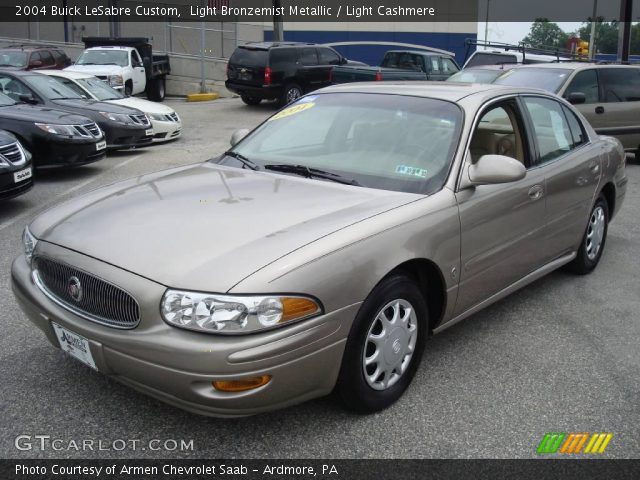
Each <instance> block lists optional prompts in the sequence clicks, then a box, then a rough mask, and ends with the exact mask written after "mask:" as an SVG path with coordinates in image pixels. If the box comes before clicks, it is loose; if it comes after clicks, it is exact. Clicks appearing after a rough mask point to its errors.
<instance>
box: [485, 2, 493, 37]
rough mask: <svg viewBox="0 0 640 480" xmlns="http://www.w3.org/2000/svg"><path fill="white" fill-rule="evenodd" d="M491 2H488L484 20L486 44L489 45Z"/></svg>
mask: <svg viewBox="0 0 640 480" xmlns="http://www.w3.org/2000/svg"><path fill="white" fill-rule="evenodd" d="M490 3H491V0H487V15H486V17H485V19H484V42H485V43H487V39H488V38H489V4H490Z"/></svg>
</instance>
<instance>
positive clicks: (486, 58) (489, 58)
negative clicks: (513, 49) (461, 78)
mask: <svg viewBox="0 0 640 480" xmlns="http://www.w3.org/2000/svg"><path fill="white" fill-rule="evenodd" d="M503 63H518V59H517V58H516V56H515V55H509V54H503V53H476V54H475V55H474V56H473V57H471V58H470V59H469V61H468V62H467V64H466V65H465V67H475V66H477V65H500V64H503Z"/></svg>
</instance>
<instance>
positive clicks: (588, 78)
mask: <svg viewBox="0 0 640 480" xmlns="http://www.w3.org/2000/svg"><path fill="white" fill-rule="evenodd" d="M571 93H584V96H585V97H586V101H585V103H597V102H598V100H599V97H600V88H599V85H598V75H597V73H596V71H595V69H591V70H583V71H582V72H578V73H577V74H576V76H575V77H573V80H571V83H570V84H569V86H568V87H567V90H566V91H565V92H564V97H565V98H567V97H568V96H569V94H571Z"/></svg>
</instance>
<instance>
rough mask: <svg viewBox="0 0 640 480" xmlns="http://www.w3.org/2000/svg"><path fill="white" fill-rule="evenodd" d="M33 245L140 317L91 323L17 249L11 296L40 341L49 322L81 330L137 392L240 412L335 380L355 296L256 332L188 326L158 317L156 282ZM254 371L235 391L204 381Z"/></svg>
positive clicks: (107, 366) (322, 389) (200, 409)
mask: <svg viewBox="0 0 640 480" xmlns="http://www.w3.org/2000/svg"><path fill="white" fill-rule="evenodd" d="M38 250H39V254H42V255H46V256H48V257H50V258H56V259H58V260H59V261H63V262H65V263H68V264H70V265H74V266H75V267H76V268H80V269H82V270H84V271H87V272H93V273H94V274H96V275H99V276H100V277H101V278H103V279H104V280H107V281H109V282H112V283H114V284H116V285H119V286H120V287H121V288H124V289H126V290H127V291H129V292H130V293H131V294H132V295H133V296H134V297H135V298H136V299H137V301H138V302H139V304H140V312H141V321H140V324H139V325H138V326H137V327H136V328H134V329H132V330H118V329H114V328H110V327H107V326H103V325H100V324H96V323H93V322H91V321H88V320H85V319H83V318H81V317H79V316H77V315H75V314H73V313H71V312H70V311H68V310H66V309H64V308H62V307H59V306H58V305H56V304H55V303H53V302H52V301H51V300H49V299H48V298H47V297H46V296H45V295H44V293H42V291H41V290H40V289H39V288H38V287H37V286H36V285H35V284H34V283H33V281H32V277H31V269H30V267H29V266H28V265H27V264H26V261H25V258H24V256H20V257H18V258H17V259H16V260H15V261H14V263H13V267H12V286H13V291H14V294H15V296H16V298H17V299H18V302H19V304H20V306H21V308H22V309H23V311H24V312H25V313H26V314H27V317H28V318H29V320H31V321H32V322H33V323H34V324H35V325H36V326H37V327H38V328H40V329H41V330H42V331H43V332H44V333H45V335H46V336H47V338H48V339H49V341H50V342H51V343H52V344H53V345H54V346H56V347H59V344H58V340H57V338H56V336H55V334H54V331H53V328H52V325H51V322H55V323H57V324H59V325H61V326H63V327H65V328H67V329H69V330H71V331H73V332H75V333H78V334H79V335H82V336H84V337H85V338H87V339H88V341H89V343H90V349H91V353H92V355H93V358H94V361H95V363H96V366H97V368H98V370H99V371H101V372H102V373H105V374H106V375H109V376H110V377H113V378H114V379H116V380H118V381H120V382H121V383H123V384H126V385H128V386H130V387H132V388H134V389H136V390H138V391H141V392H143V393H146V394H148V395H150V396H152V397H155V398H157V399H159V400H162V401H164V402H166V403H169V404H172V405H175V406H177V407H179V408H182V409H185V410H188V411H191V412H194V413H198V414H202V415H211V416H244V415H252V414H256V413H261V412H265V411H269V410H274V409H277V408H282V407H285V406H289V405H293V404H296V403H300V402H303V401H306V400H309V399H311V398H316V397H320V396H323V395H326V394H328V393H330V392H331V391H332V389H333V387H334V385H335V382H336V379H337V377H338V373H339V370H340V364H341V361H342V354H343V351H344V346H345V342H346V338H347V335H348V331H349V328H350V327H351V322H352V321H353V318H354V317H355V314H356V311H357V308H358V307H359V304H356V305H352V306H349V307H345V308H343V309H340V310H337V311H335V312H332V313H329V314H325V315H323V316H321V317H316V318H313V319H310V320H307V321H303V322H300V323H297V324H293V325H291V326H289V327H286V328H281V329H277V330H272V331H269V332H263V333H258V334H250V335H242V336H221V335H218V336H216V335H209V334H204V333H197V332H190V331H186V330H181V329H178V328H174V327H171V326H169V325H167V324H166V323H164V322H163V321H162V320H161V319H160V316H159V311H158V310H159V308H158V307H159V302H160V298H161V296H162V294H163V293H164V291H165V287H164V286H162V285H159V284H157V283H155V282H152V281H150V280H147V279H144V278H142V277H139V276H137V275H135V274H132V273H129V272H126V271H124V270H121V269H119V268H116V267H113V266H111V265H108V264H105V263H103V262H100V261H98V260H95V259H92V258H89V257H86V256H84V255H80V254H78V253H75V252H72V251H69V250H66V249H64V248H61V247H57V246H54V245H51V244H47V243H46V242H43V241H40V242H39V243H38ZM257 375H271V376H272V380H271V381H270V382H269V383H268V384H266V385H264V386H262V387H260V388H257V389H254V390H248V391H244V392H239V393H228V392H220V391H217V390H215V389H214V388H213V387H212V384H211V382H212V381H214V380H225V379H238V378H243V377H246V376H257Z"/></svg>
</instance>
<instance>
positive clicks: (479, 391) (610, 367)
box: [0, 99, 640, 458]
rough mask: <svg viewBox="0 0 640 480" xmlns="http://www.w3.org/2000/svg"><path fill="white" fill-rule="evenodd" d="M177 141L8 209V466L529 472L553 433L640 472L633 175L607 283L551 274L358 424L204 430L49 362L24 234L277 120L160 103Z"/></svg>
mask: <svg viewBox="0 0 640 480" xmlns="http://www.w3.org/2000/svg"><path fill="white" fill-rule="evenodd" d="M166 103H167V104H168V105H170V106H171V107H173V108H175V109H176V111H177V112H178V113H179V114H180V116H181V117H182V119H183V129H184V136H183V138H182V139H181V140H179V141H177V142H174V143H170V144H167V145H157V146H154V147H152V148H147V149H144V150H136V151H128V152H124V153H117V154H114V155H111V156H109V157H107V158H106V159H105V160H102V161H100V162H98V163H96V164H93V165H90V166H86V167H81V168H79V169H76V170H67V171H57V172H48V173H43V174H38V176H37V178H36V181H37V184H36V186H35V187H34V189H33V190H32V191H31V192H29V193H27V194H26V195H23V196H22V197H19V198H16V199H13V200H11V201H8V202H4V203H1V204H0V245H2V249H1V250H0V272H2V273H0V308H1V309H2V310H1V311H2V315H1V319H2V320H1V321H2V327H3V328H2V334H1V335H0V379H2V384H1V392H0V417H1V418H2V422H0V457H2V458H37V457H52V458H64V457H70V458H87V457H88V458H120V457H122V458H126V457H129V458H130V457H148V458H152V457H187V458H188V457H192V458H206V457H210V458H469V457H471V458H514V457H515V458H528V457H535V456H536V447H537V445H538V443H539V442H540V440H541V439H542V437H543V436H544V434H545V433H546V432H612V433H613V434H614V436H613V440H612V441H611V443H610V444H609V447H608V448H607V451H606V453H605V456H606V457H609V458H640V400H639V399H640V348H639V346H638V342H639V339H640V281H639V278H638V273H639V272H640V255H638V252H640V221H638V215H637V212H638V211H640V166H638V165H635V164H631V165H629V167H628V169H627V174H628V176H629V179H630V181H629V186H628V194H627V199H626V202H625V205H624V207H623V209H622V211H621V212H620V214H619V216H618V217H617V218H616V219H615V220H614V222H613V223H612V224H611V227H610V229H609V236H608V240H607V245H606V249H605V252H604V256H603V258H602V261H601V263H600V265H599V267H598V269H597V270H596V271H595V272H594V273H593V274H592V275H589V276H585V277H576V276H572V275H570V274H566V273H564V272H556V273H553V274H551V275H549V276H547V277H545V278H543V279H541V280H539V281H538V282H536V283H534V284H532V285H530V286H528V287H526V288H525V289H523V290H521V291H519V292H517V293H516V294H514V295H512V296H510V297H509V298H507V299H505V300H503V301H501V302H499V303H497V304H495V305H493V306H491V307H489V308H487V309H485V310H484V311H482V312H480V313H478V314H476V315H474V316H472V317H471V318H469V319H467V320H466V321H464V322H462V323H460V324H458V325H456V326H454V327H452V328H450V329H449V330H446V331H445V332H443V333H442V334H440V335H437V336H436V337H434V338H432V339H431V340H430V341H429V342H428V344H427V350H426V352H425V355H424V358H423V360H422V364H421V367H420V369H419V371H418V374H417V376H416V378H415V379H414V382H413V384H412V386H411V387H410V388H409V390H408V391H407V392H406V393H405V395H404V396H403V397H402V398H401V400H400V401H399V402H397V403H396V404H395V405H393V406H392V407H391V408H389V409H388V410H386V411H384V412H381V413H379V414H375V415H370V416H358V415H354V414H350V413H347V412H345V411H343V410H342V409H341V407H340V406H339V404H337V403H336V402H335V401H334V400H333V399H331V398H324V399H319V400H315V401H312V402H308V403H306V404H303V405H300V406H297V407H292V408H289V409H286V410H283V411H278V412H274V413H270V414H264V415H259V416H255V417H249V418H241V419H216V418H206V417H200V416H196V415H193V414H190V413H186V412H183V411H181V410H178V409H176V408H173V407H170V406H167V405H165V404H163V403H160V402H158V401H156V400H153V399H151V398H148V397H146V396H144V395H142V394H140V393H137V392H135V391H133V390H131V389H129V388H127V387H124V386H122V385H120V384H118V383H116V382H115V381H112V380H110V379H108V378H106V377H104V376H103V375H101V374H99V373H97V372H94V371H92V370H90V369H89V368H87V367H85V366H83V365H81V364H80V363H78V362H76V361H74V360H73V359H71V358H69V357H67V356H65V355H64V354H63V353H62V352H61V351H59V350H57V349H54V348H53V347H52V346H51V345H50V344H49V343H48V342H47V341H46V340H45V337H44V336H43V335H42V334H41V332H40V331H39V330H37V329H36V327H34V326H32V325H31V323H29V322H28V321H27V319H26V317H25V316H24V315H23V313H22V312H21V311H20V309H19V308H18V305H17V303H16V302H15V300H14V298H13V295H12V293H11V285H10V275H9V271H10V265H11V262H12V260H13V259H14V258H15V257H16V256H17V255H19V254H20V252H21V251H22V243H21V239H20V238H21V233H22V230H23V228H24V226H25V225H26V224H27V223H28V222H30V221H31V219H33V218H34V216H36V215H37V214H38V213H40V212H42V211H44V210H45V209H47V208H48V207H49V206H50V205H52V204H54V203H57V202H60V201H62V200H65V199H67V198H69V197H71V196H75V195H80V194H82V193H84V192H87V191H89V190H92V189H94V188H97V187H100V186H102V185H106V184H110V183H113V182H115V181H118V180H121V179H125V178H129V177H132V176H136V175H139V174H143V173H147V172H151V171H156V170H161V169H164V168H170V167H173V166H179V165H184V164H189V163H194V162H198V161H203V160H205V159H208V158H210V157H212V156H215V155H216V154H217V153H220V152H222V151H223V150H224V149H226V147H227V146H228V140H229V138H230V136H231V133H232V132H233V131H234V130H235V129H237V128H241V127H252V126H255V125H256V124H257V123H258V122H260V121H261V120H262V119H264V118H265V117H266V116H268V115H269V114H271V113H273V112H274V108H273V107H272V106H270V105H261V106H258V107H246V106H245V105H244V104H243V103H242V102H241V101H240V100H239V99H223V100H218V101H215V102H207V103H202V104H197V103H195V104H190V103H185V102H183V101H181V100H168V101H167V102H166ZM18 435H30V436H35V435H49V436H51V438H52V439H54V438H58V439H63V440H64V441H65V443H67V442H69V441H70V440H76V441H78V442H81V441H82V440H83V439H94V440H95V441H98V440H102V441H104V442H105V444H110V443H111V442H113V441H114V440H117V439H124V440H127V439H139V440H141V441H142V448H144V445H145V444H146V443H147V442H148V441H149V440H152V439H159V440H161V441H164V440H167V439H174V440H177V441H178V442H179V441H180V440H186V441H187V442H188V441H190V440H193V450H190V451H179V450H174V451H165V450H151V449H149V448H146V449H144V450H142V449H141V450H136V451H135V452H133V451H132V450H129V449H126V450H124V451H117V450H113V449H112V450H102V451H97V450H93V451H91V450H88V451H80V452H79V451H76V450H74V449H71V450H53V449H47V450H45V451H42V450H41V449H39V448H37V446H36V448H34V449H33V450H29V451H20V450H18V449H16V447H15V446H14V440H15V438H16V437H17V436H18Z"/></svg>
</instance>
